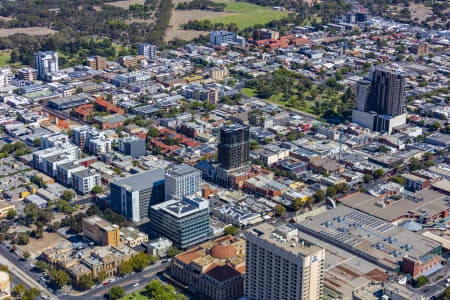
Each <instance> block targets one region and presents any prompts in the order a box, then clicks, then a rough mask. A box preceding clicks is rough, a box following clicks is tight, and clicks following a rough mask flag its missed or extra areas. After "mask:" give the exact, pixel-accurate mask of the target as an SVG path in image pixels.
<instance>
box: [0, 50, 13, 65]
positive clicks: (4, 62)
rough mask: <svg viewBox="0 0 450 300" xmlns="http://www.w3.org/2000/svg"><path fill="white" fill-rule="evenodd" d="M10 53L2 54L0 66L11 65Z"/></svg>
mask: <svg viewBox="0 0 450 300" xmlns="http://www.w3.org/2000/svg"><path fill="white" fill-rule="evenodd" d="M10 56H11V55H10V52H9V51H2V52H0V66H4V65H7V64H9V58H10Z"/></svg>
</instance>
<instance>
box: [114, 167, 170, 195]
mask: <svg viewBox="0 0 450 300" xmlns="http://www.w3.org/2000/svg"><path fill="white" fill-rule="evenodd" d="M163 182H164V170H163V169H154V170H150V171H147V172H142V173H138V174H135V175H132V176H128V177H126V178H123V179H119V180H117V181H114V182H113V184H115V185H118V186H120V187H123V188H125V189H127V190H129V191H132V192H134V191H140V190H144V189H148V188H151V187H153V186H154V185H155V184H159V183H163Z"/></svg>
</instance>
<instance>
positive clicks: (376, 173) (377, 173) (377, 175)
mask: <svg viewBox="0 0 450 300" xmlns="http://www.w3.org/2000/svg"><path fill="white" fill-rule="evenodd" d="M373 176H375V178H380V177H383V176H384V171H383V169H376V170H375V171H374V172H373Z"/></svg>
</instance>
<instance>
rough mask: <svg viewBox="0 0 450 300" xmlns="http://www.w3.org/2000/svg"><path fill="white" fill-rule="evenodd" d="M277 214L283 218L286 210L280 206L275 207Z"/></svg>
mask: <svg viewBox="0 0 450 300" xmlns="http://www.w3.org/2000/svg"><path fill="white" fill-rule="evenodd" d="M275 212H276V214H277V215H278V216H280V217H281V216H283V215H284V214H285V213H286V208H285V207H284V206H283V205H280V204H278V205H276V206H275Z"/></svg>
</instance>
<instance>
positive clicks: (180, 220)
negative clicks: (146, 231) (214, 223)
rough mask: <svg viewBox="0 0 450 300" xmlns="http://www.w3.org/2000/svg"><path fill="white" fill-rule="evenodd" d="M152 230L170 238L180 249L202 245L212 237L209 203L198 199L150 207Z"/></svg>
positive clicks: (191, 198) (169, 202)
mask: <svg viewBox="0 0 450 300" xmlns="http://www.w3.org/2000/svg"><path fill="white" fill-rule="evenodd" d="M150 225H151V228H152V230H155V231H156V232H158V233H160V234H162V235H163V236H165V237H167V238H169V239H170V240H171V241H172V242H173V244H174V245H175V246H176V247H178V248H183V249H185V248H187V247H189V246H192V245H195V244H198V243H201V242H203V241H205V240H207V239H209V238H210V237H211V234H212V230H211V227H210V224H209V202H208V200H205V199H202V198H196V197H189V198H186V197H184V198H183V199H181V200H179V199H172V200H168V201H165V202H163V203H160V204H156V205H153V206H151V207H150Z"/></svg>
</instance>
